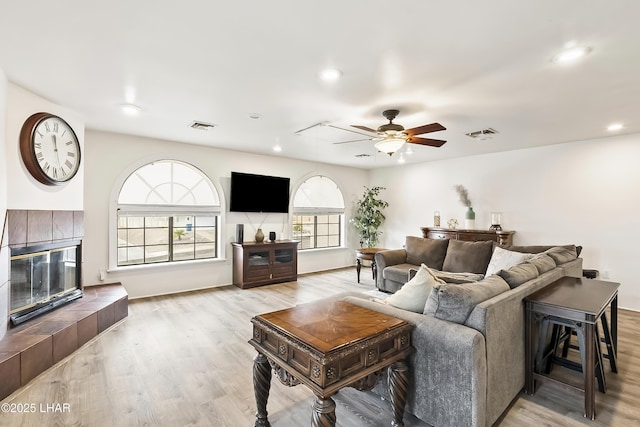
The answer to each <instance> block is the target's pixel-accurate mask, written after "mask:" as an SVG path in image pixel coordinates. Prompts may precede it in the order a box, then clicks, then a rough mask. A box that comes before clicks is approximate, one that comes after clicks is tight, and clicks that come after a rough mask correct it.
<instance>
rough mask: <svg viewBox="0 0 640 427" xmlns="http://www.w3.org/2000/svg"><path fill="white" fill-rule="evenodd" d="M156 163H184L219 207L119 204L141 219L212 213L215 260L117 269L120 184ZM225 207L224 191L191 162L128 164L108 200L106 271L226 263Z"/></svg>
mask: <svg viewBox="0 0 640 427" xmlns="http://www.w3.org/2000/svg"><path fill="white" fill-rule="evenodd" d="M159 161H171V162H179V163H184V164H186V165H188V166H191V167H193V168H195V169H197V170H199V171H200V172H201V173H202V174H203V175H204V176H205V177H206V178H207V179H208V181H209V183H210V184H211V186H212V188H213V189H214V190H215V191H216V192H217V196H218V200H219V202H220V205H219V206H206V207H203V206H189V205H184V206H177V207H176V206H164V205H139V204H127V205H122V206H126V211H127V213H136V214H138V213H139V214H140V215H141V216H143V215H145V214H148V215H156V216H157V215H166V216H171V215H185V214H193V215H198V213H200V214H203V213H206V214H214V215H215V216H217V217H218V224H217V230H216V231H217V235H216V244H217V249H216V253H217V254H218V256H217V257H216V258H207V259H196V260H184V261H173V262H159V263H151V264H135V265H127V266H118V207H119V204H118V198H119V195H120V190H121V189H122V187H123V185H124V184H125V182H126V181H127V179H128V178H129V177H130V176H131V174H133V173H134V172H136V171H137V170H138V169H140V168H142V167H144V166H146V165H148V164H150V163H153V162H159ZM224 206H226V201H225V200H224V192H223V191H222V190H221V188H220V186H219V184H218V183H216V182H214V181H213V180H212V179H211V178H210V177H209V176H208V175H207V174H206V173H205V172H204V170H203V168H202V167H201V166H200V165H198V164H197V162H194V161H193V160H192V159H184V158H181V157H176V156H163V157H158V156H153V157H147V158H145V159H141V160H139V161H137V162H135V163H133V164H131V165H129V166H128V167H127V168H126V169H125V170H123V171H122V173H121V174H120V175H119V176H118V178H117V180H116V182H115V184H114V186H113V188H112V190H111V196H110V200H109V266H108V271H109V272H112V271H119V270H131V269H137V268H162V267H165V268H166V267H171V266H178V265H188V264H192V263H203V262H209V263H211V262H221V261H225V260H226V250H225V249H226V247H225V245H224V244H223V242H224V241H225V233H224V229H225V223H226V221H225V211H224V209H223V207H224Z"/></svg>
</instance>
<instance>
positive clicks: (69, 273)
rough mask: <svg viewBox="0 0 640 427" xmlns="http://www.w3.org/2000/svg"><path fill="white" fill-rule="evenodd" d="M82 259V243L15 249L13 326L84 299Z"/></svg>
mask: <svg viewBox="0 0 640 427" xmlns="http://www.w3.org/2000/svg"><path fill="white" fill-rule="evenodd" d="M81 256H82V242H81V241H80V240H77V241H65V242H56V243H51V244H44V245H37V246H26V247H21V248H12V249H11V267H10V271H11V281H10V288H9V295H10V296H9V298H10V307H9V312H10V318H11V323H12V324H13V325H18V324H20V323H23V322H25V321H27V320H29V319H31V318H33V317H35V316H37V315H39V314H42V313H46V312H47V311H50V310H53V309H54V308H56V307H58V306H60V305H63V304H65V303H68V302H70V301H73V300H75V299H78V298H80V297H82V288H81V285H80V283H81V282H80V269H81V265H82V262H81Z"/></svg>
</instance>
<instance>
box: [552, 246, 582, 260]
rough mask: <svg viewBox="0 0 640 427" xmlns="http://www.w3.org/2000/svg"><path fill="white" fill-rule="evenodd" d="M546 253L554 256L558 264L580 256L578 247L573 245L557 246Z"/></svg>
mask: <svg viewBox="0 0 640 427" xmlns="http://www.w3.org/2000/svg"><path fill="white" fill-rule="evenodd" d="M545 253H546V254H547V255H549V256H550V257H551V258H553V260H554V261H555V262H556V265H560V264H564V263H566V262H569V261H572V260H574V259H576V258H577V257H578V254H577V252H576V247H575V246H573V245H569V246H555V247H553V248H551V249H549V250H547V251H545Z"/></svg>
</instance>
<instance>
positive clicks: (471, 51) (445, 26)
mask: <svg viewBox="0 0 640 427" xmlns="http://www.w3.org/2000/svg"><path fill="white" fill-rule="evenodd" d="M96 3H97V2H91V1H86V0H61V1H50V0H30V1H23V0H2V5H1V6H0V68H2V69H3V70H4V72H5V74H6V75H7V77H8V78H9V80H10V81H12V82H14V83H16V84H18V85H20V86H23V87H25V88H27V89H29V90H31V91H33V92H35V93H37V94H39V95H41V96H43V97H45V98H47V99H49V100H51V101H53V102H55V103H58V104H60V105H63V106H65V107H68V108H71V109H73V110H75V111H77V112H78V113H79V114H81V115H82V116H83V117H84V119H85V122H86V127H87V128H91V129H101V130H108V131H114V132H121V133H127V134H134V135H142V136H148V137H153V138H162V139H168V140H174V141H181V142H186V143H194V144H203V145H210V146H215V147H222V148H228V149H233V150H241V151H247V152H254V153H263V154H269V155H278V156H283V157H291V158H297V159H306V160H313V161H321V162H327V163H333V164H341V165H349V166H355V167H362V168H375V167H384V166H391V165H396V164H397V161H398V158H399V157H400V156H399V154H400V153H397V154H395V155H394V156H393V157H391V158H389V157H388V156H387V155H384V154H380V153H378V154H376V152H375V149H374V147H373V143H372V142H371V141H364V142H356V143H350V144H339V145H334V144H333V142H337V141H338V140H344V135H336V131H335V130H333V129H330V128H328V127H326V126H318V127H315V128H313V129H312V130H310V131H307V132H304V134H303V136H299V135H295V134H294V133H295V132H296V131H298V130H300V129H303V128H306V127H309V126H311V125H314V124H316V123H321V122H328V123H331V124H333V125H336V126H339V127H344V128H348V127H349V125H352V124H358V125H365V126H368V127H371V128H376V127H378V126H379V125H381V124H383V123H386V120H385V119H384V117H382V111H383V110H385V109H387V108H397V109H400V110H401V112H400V115H399V116H398V118H397V119H396V122H397V123H400V124H402V125H404V126H405V127H406V128H411V127H415V126H419V125H422V124H426V123H432V122H439V123H441V124H442V125H444V126H445V127H446V128H447V130H446V131H442V132H438V133H433V134H429V135H425V136H426V137H433V138H437V139H445V140H447V141H448V142H447V143H446V144H445V145H444V146H443V147H441V148H432V147H423V146H416V145H413V146H412V148H413V152H414V154H412V155H405V157H406V159H407V162H422V161H429V160H436V159H443V158H450V157H457V156H465V155H473V154H481V153H488V152H495V151H504V150H513V149H518V148H523V147H531V146H536V145H548V144H554V143H562V142H568V141H579V140H585V139H591V138H598V137H603V136H608V135H610V134H611V133H610V132H608V131H607V130H606V126H607V125H608V124H610V123H611V122H622V123H624V125H625V127H624V128H623V129H622V131H621V133H635V132H640V119H638V117H640V108H639V107H640V78H639V76H640V26H639V25H638V22H637V21H638V17H639V16H640V1H638V0H607V1H603V0H561V1H558V0H536V1H514V0H467V1H461V0H458V1H451V0H430V1H419V0H397V1H377V0H375V1H374V0H349V1H345V0H342V1H336V0H323V1H309V0H307V1H302V0H271V1H258V0H255V1H247V0H245V1H225V2H222V1H212V0H183V1H180V2H178V1H168V0H164V1H159V0H109V1H104V2H99V3H98V4H96ZM571 41H574V42H576V43H578V44H579V45H586V46H589V47H590V48H591V49H592V51H591V54H590V55H588V56H587V57H585V58H584V59H582V60H581V61H580V62H579V63H576V64H573V65H571V66H566V65H564V66H561V65H557V64H554V63H552V62H551V61H550V60H551V58H552V57H553V56H554V55H555V54H556V53H557V52H558V51H559V50H561V49H562V48H563V47H564V46H565V44H566V43H568V42H571ZM327 67H335V68H338V69H340V70H342V72H343V77H342V78H341V79H340V80H339V81H337V82H334V83H326V82H323V81H321V80H320V79H319V78H318V74H319V72H320V71H321V70H322V69H324V68H327ZM126 101H129V102H133V103H135V104H137V105H139V106H141V107H142V112H141V114H139V115H138V116H136V117H130V116H126V115H124V114H123V113H122V112H121V111H120V110H119V108H118V106H119V104H121V103H123V102H126ZM252 113H259V114H260V115H261V118H260V119H251V118H250V117H249V116H250V114H252ZM193 120H200V121H204V122H209V123H213V124H216V125H218V126H217V127H215V128H214V129H212V130H209V131H199V130H194V129H191V128H189V127H188V125H189V124H190V123H191V122H192V121H193ZM487 127H491V128H494V129H496V130H497V131H498V132H499V133H498V134H497V135H495V136H494V137H493V138H492V139H491V140H487V141H477V140H474V139H471V138H469V137H467V136H465V133H468V132H472V131H477V130H480V129H484V128H487ZM338 133H340V132H338ZM345 135H347V136H348V137H349V138H350V137H351V136H352V135H351V134H350V133H346V132H345ZM353 136H356V137H357V136H358V135H356V134H353ZM276 144H279V145H280V146H281V147H282V152H280V153H274V152H273V151H272V148H273V146H274V145H276ZM361 153H364V154H371V157H355V156H356V155H357V154H361Z"/></svg>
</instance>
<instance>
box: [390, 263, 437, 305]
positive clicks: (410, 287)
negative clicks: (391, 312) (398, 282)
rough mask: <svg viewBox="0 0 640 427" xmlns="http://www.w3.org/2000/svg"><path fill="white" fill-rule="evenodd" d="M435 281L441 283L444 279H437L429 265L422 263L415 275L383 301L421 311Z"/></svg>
mask: <svg viewBox="0 0 640 427" xmlns="http://www.w3.org/2000/svg"><path fill="white" fill-rule="evenodd" d="M437 283H440V284H442V283H444V281H442V280H440V279H438V278H437V277H436V276H435V275H434V274H433V272H432V271H431V270H430V269H429V267H427V266H426V265H424V264H422V265H421V266H420V268H419V269H418V272H417V273H416V274H415V276H413V278H412V279H411V280H409V281H408V282H407V283H405V284H404V285H403V286H402V287H401V288H400V289H399V290H398V291H397V292H396V293H395V294H393V295H391V296H389V297H387V298H386V299H385V302H386V303H387V304H391V305H392V306H394V307H398V308H401V309H403V310H409V311H413V312H416V313H422V312H423V311H424V306H425V304H426V302H427V297H428V296H429V293H430V292H431V288H432V287H433V285H435V284H437Z"/></svg>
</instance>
